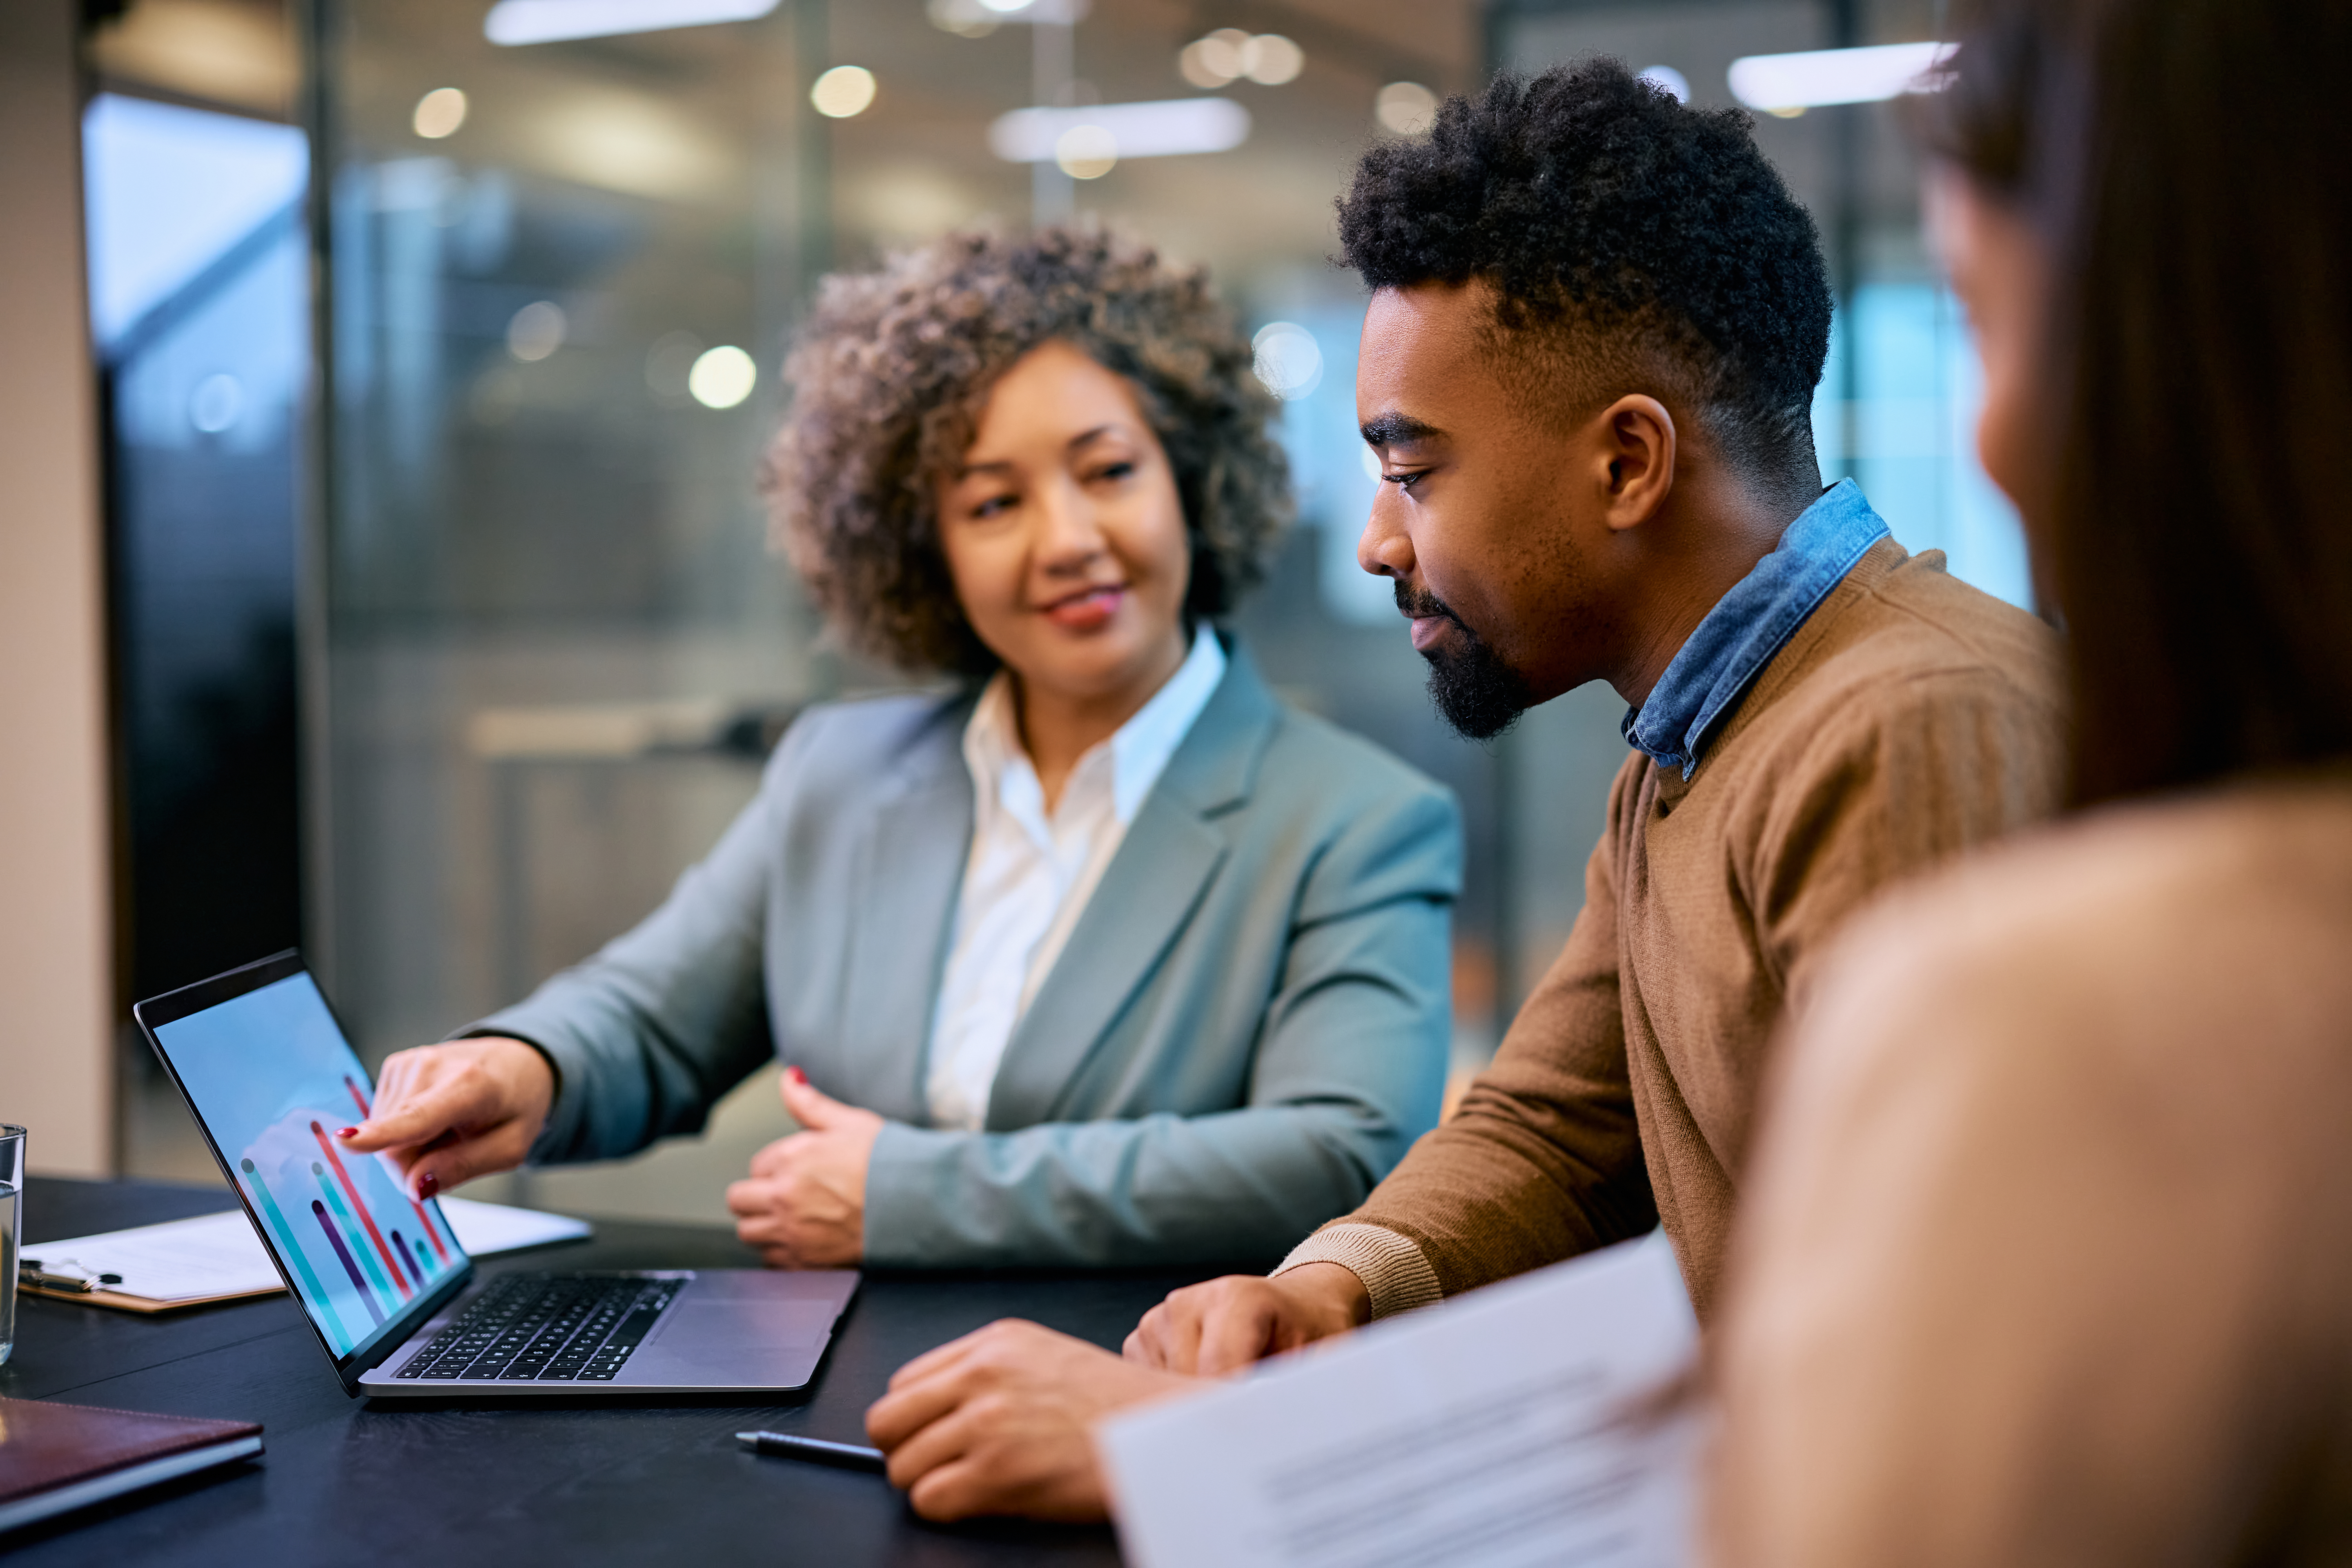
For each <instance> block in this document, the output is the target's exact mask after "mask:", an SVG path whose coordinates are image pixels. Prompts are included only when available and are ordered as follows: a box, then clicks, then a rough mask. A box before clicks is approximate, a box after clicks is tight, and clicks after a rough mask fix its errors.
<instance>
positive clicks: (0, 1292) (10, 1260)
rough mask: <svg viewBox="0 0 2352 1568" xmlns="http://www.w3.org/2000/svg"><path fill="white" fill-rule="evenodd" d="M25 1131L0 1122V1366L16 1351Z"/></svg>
mask: <svg viewBox="0 0 2352 1568" xmlns="http://www.w3.org/2000/svg"><path fill="white" fill-rule="evenodd" d="M24 1194H25V1130H24V1129H23V1128H21V1127H11V1126H9V1125H8V1124H7V1123H5V1122H0V1366H5V1365H7V1364H8V1356H9V1352H12V1351H14V1350H15V1349H16V1243H17V1236H18V1233H19V1232H20V1231H22V1230H23V1228H24V1219H25V1196H24Z"/></svg>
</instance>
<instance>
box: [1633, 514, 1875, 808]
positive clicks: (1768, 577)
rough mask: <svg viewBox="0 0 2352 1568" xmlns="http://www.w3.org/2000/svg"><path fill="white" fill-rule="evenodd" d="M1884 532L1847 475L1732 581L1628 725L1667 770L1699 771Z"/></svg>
mask: <svg viewBox="0 0 2352 1568" xmlns="http://www.w3.org/2000/svg"><path fill="white" fill-rule="evenodd" d="M1885 537H1886V524H1885V521H1884V520H1882V519H1881V518H1880V517H1879V515H1878V514H1877V513H1876V512H1874V511H1873V510H1871V509H1870V503H1869V502H1868V501H1866V500H1864V499H1863V496H1862V489H1861V488H1860V487H1859V486H1857V485H1856V484H1855V483H1854V482H1853V480H1852V479H1840V480H1839V481H1838V482H1837V483H1836V484H1834V485H1832V486H1831V487H1830V488H1829V489H1826V490H1824V491H1822V496H1821V499H1820V500H1816V501H1815V502H1813V504H1812V505H1811V506H1809V507H1807V508H1806V509H1805V510H1803V511H1801V512H1799V513H1798V514H1797V518H1796V521H1793V522H1791V523H1790V524H1789V527H1788V529H1787V531H1785V532H1783V533H1782V534H1781V535H1780V543H1779V544H1777V545H1775V546H1774V547H1773V549H1772V552H1771V553H1770V554H1769V555H1767V556H1766V557H1764V559H1763V560H1761V561H1759V562H1758V563H1756V569H1755V570H1754V571H1752V572H1750V573H1748V575H1747V576H1745V577H1742V578H1741V579H1740V580H1739V581H1738V583H1737V584H1733V586H1732V589H1731V592H1729V593H1728V594H1726V595H1724V596H1723V597H1722V599H1721V600H1719V601H1718V602H1717V605H1716V606H1715V608H1713V609H1712V610H1709V611H1708V612H1707V613H1706V619H1704V620H1702V621H1700V622H1699V624H1698V626H1697V627H1696V629H1694V630H1693V631H1692V633H1691V635H1690V640H1689V641H1688V642H1685V643H1684V644H1683V646H1682V649H1681V651H1680V652H1678V653H1676V654H1675V657H1674V659H1673V661H1672V662H1670V663H1669V664H1668V665H1667V666H1666V669H1665V673H1664V675H1661V676H1660V677H1658V684H1657V686H1656V687H1655V688H1654V689H1653V690H1652V691H1651V693H1650V699H1649V700H1648V701H1646V702H1644V703H1643V704H1642V706H1641V707H1639V708H1634V709H1628V710H1626V713H1625V719H1624V722H1623V724H1622V726H1621V728H1622V730H1623V731H1624V733H1625V739H1626V740H1628V741H1629V742H1633V748H1634V749H1635V750H1636V751H1638V752H1642V753H1643V755H1645V756H1647V757H1649V758H1650V760H1651V761H1653V762H1654V763H1657V764H1658V765H1659V766H1660V767H1662V768H1680V769H1682V771H1683V777H1685V779H1687V778H1689V777H1690V776H1691V774H1693V773H1696V772H1697V771H1698V754H1699V751H1700V749H1701V748H1702V747H1704V746H1705V745H1706V742H1707V739H1708V736H1709V735H1710V733H1711V732H1712V731H1714V729H1715V726H1716V723H1717V721H1718V720H1720V719H1722V718H1723V717H1724V716H1725V714H1726V713H1727V712H1728V711H1729V710H1730V708H1731V705H1732V704H1733V703H1734V702H1736V701H1738V700H1739V696H1740V694H1741V693H1742V692H1744V691H1746V690H1747V689H1748V686H1749V685H1750V684H1751V683H1753V682H1754V680H1755V679H1756V677H1757V675H1758V673H1759V671H1761V670H1762V669H1763V668H1764V667H1765V666H1766V665H1768V664H1769V663H1771V662H1772V656H1773V655H1774V654H1777V653H1779V652H1780V650H1781V649H1782V648H1783V647H1787V646H1788V643H1789V639H1790V637H1794V636H1796V635H1797V628H1798V627H1799V626H1803V625H1804V624H1805V618H1806V617H1807V616H1811V614H1812V613H1813V612H1814V611H1815V610H1816V609H1819V608H1820V607H1821V603H1822V600H1823V599H1826V598H1828V597H1829V593H1830V590H1831V589H1832V588H1834V587H1836V586H1837V585H1838V584H1839V582H1840V581H1841V580H1843V578H1844V576H1845V574H1847V573H1848V572H1851V571H1853V565H1854V563H1855V562H1857V561H1860V560H1861V559H1862V557H1863V554H1864V552H1865V551H1867V550H1869V548H1870V547H1871V546H1872V545H1874V544H1875V543H1877V542H1879V541H1880V540H1882V539H1884V538H1885Z"/></svg>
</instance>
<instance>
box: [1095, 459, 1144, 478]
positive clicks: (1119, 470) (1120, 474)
mask: <svg viewBox="0 0 2352 1568" xmlns="http://www.w3.org/2000/svg"><path fill="white" fill-rule="evenodd" d="M1134 472H1135V465H1134V464H1133V463H1131V462H1125V461H1121V462H1117V463H1106V464H1104V465H1103V466H1102V467H1101V468H1097V469H1096V470H1095V479H1096V480H1097V482H1100V481H1103V480H1107V479H1127V478H1129V477H1130V476H1131V475H1133V474H1134Z"/></svg>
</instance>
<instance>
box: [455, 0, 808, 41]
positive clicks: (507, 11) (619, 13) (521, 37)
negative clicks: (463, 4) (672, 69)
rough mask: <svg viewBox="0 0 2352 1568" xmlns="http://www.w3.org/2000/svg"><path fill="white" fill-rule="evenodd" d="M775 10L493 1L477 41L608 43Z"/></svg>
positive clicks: (687, 0)
mask: <svg viewBox="0 0 2352 1568" xmlns="http://www.w3.org/2000/svg"><path fill="white" fill-rule="evenodd" d="M776 5H777V0H499V3H498V4H497V5H493V6H491V7H490V14H489V15H488V16H485V17H484V18H483V19H482V37H486V38H488V39H489V41H490V42H492V43H494V44H500V45H505V46H507V47H514V46H516V45H520V44H554V43H562V41H564V40H565V39H568V38H609V37H614V36H616V35H619V34H622V33H659V32H667V30H669V29H670V28H673V27H705V26H711V25H712V24H714V23H718V22H756V21H758V20H759V19H760V18H761V17H762V16H766V15H767V14H768V13H769V12H771V11H772V10H774V9H775V8H776Z"/></svg>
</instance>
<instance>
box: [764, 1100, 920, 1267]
mask: <svg viewBox="0 0 2352 1568" xmlns="http://www.w3.org/2000/svg"><path fill="white" fill-rule="evenodd" d="M779 1087H780V1088H781V1089H782V1092H783V1097H784V1109H785V1110H789V1111H791V1112H792V1113H793V1121H797V1122H799V1123H800V1124H801V1126H802V1128H803V1131H799V1132H795V1133H793V1135H792V1136H791V1137H789V1138H779V1139H777V1140H776V1141H775V1142H772V1143H771V1144H769V1145H768V1146H767V1147H766V1148H764V1149H762V1150H761V1151H760V1152H758V1153H757V1154H754V1155H753V1156H751V1175H750V1176H749V1177H748V1178H747V1179H745V1180H743V1181H740V1182H737V1183H736V1184H734V1185H733V1186H730V1187H729V1188H728V1189H727V1206H728V1208H729V1209H730V1210H731V1211H732V1212H733V1214H734V1215H735V1234H736V1235H737V1236H740V1237H742V1238H743V1239H744V1240H745V1241H747V1242H749V1243H751V1245H752V1246H753V1247H758V1248H759V1249H760V1255H761V1257H762V1258H766V1259H767V1262H768V1267H769V1268H846V1267H848V1266H849V1265H851V1264H853V1263H856V1261H857V1260H858V1259H859V1258H863V1257H864V1256H865V1255H866V1166H867V1165H868V1164H869V1163H872V1162H873V1159H874V1140H875V1139H877V1138H878V1137H880V1136H881V1135H882V1118H881V1117H879V1116H877V1115H876V1114H875V1113H874V1112H873V1111H870V1110H858V1109H857V1108H856V1106H854V1105H844V1104H842V1103H841V1101H839V1100H832V1099H829V1098H827V1097H826V1096H824V1095H822V1094H819V1093H818V1092H817V1091H816V1090H815V1089H812V1088H810V1087H809V1080H808V1076H807V1075H806V1074H805V1073H803V1072H802V1071H801V1069H800V1068H785V1069H784V1076H783V1079H782V1083H781V1085H780V1086H779Z"/></svg>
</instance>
